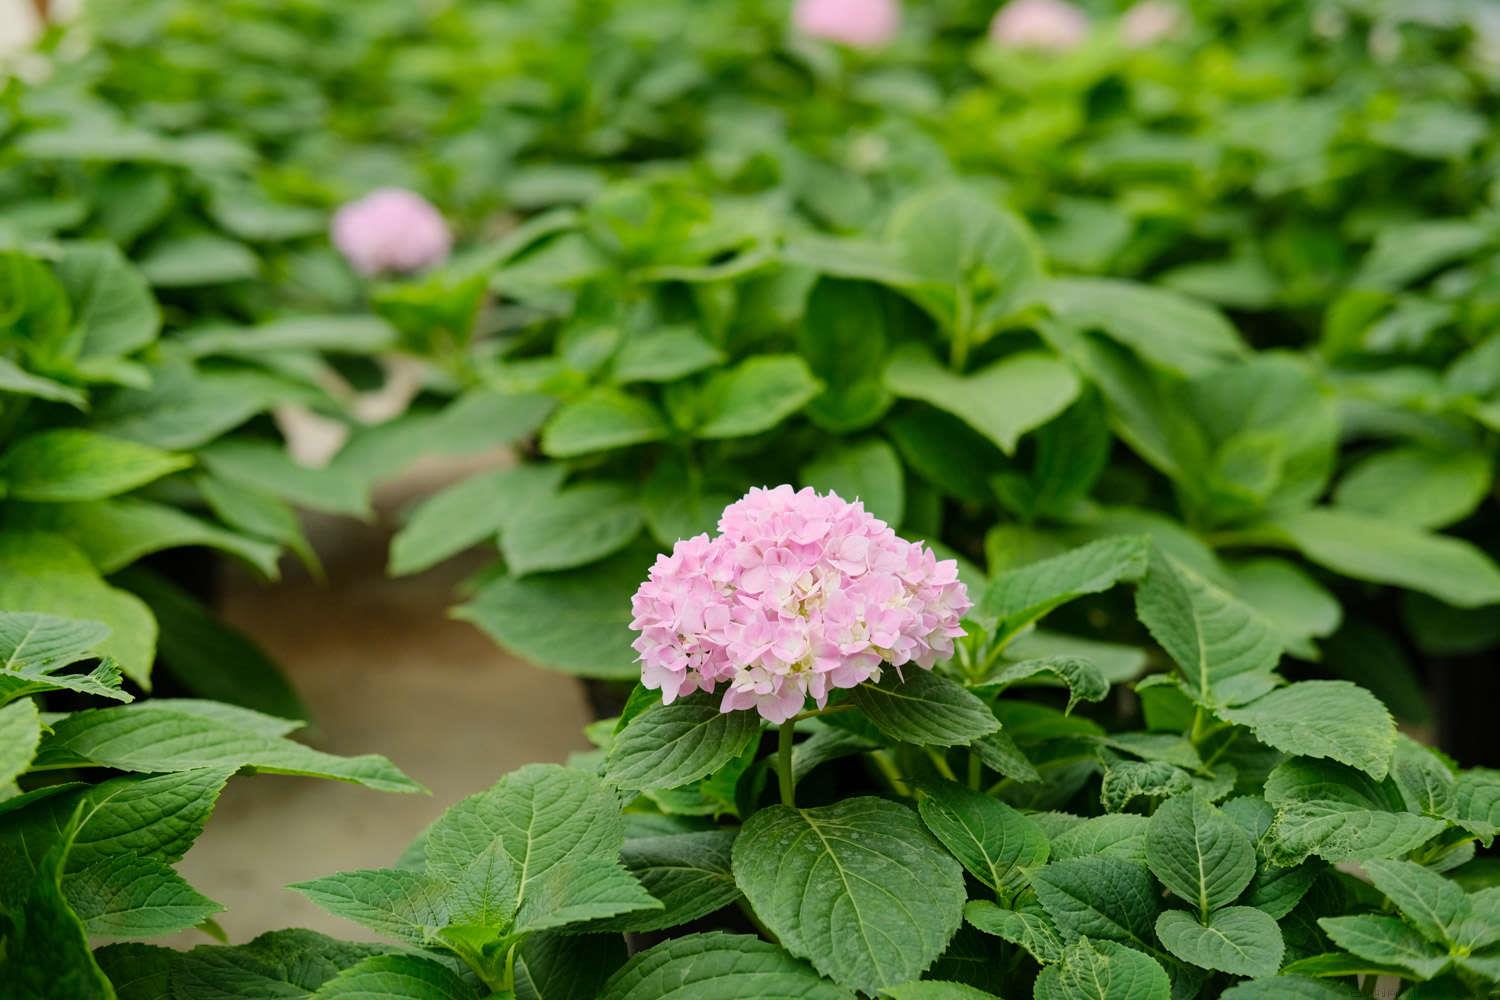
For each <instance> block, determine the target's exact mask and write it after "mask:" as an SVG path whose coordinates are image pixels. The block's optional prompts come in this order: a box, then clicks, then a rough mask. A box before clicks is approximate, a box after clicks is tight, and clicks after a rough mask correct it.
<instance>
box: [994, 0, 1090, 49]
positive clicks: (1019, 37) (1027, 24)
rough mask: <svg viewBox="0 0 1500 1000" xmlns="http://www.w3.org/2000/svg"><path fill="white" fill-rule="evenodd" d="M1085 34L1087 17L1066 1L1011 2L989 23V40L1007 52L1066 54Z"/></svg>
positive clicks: (1019, 0)
mask: <svg viewBox="0 0 1500 1000" xmlns="http://www.w3.org/2000/svg"><path fill="white" fill-rule="evenodd" d="M1088 34H1089V19H1088V15H1086V14H1085V13H1084V12H1083V11H1082V10H1080V9H1079V8H1077V7H1075V6H1073V5H1072V4H1070V3H1068V2H1067V0H1010V2H1009V3H1007V4H1006V5H1005V6H1004V7H1001V8H1000V9H999V10H997V11H996V12H995V17H994V20H992V21H990V41H992V42H994V43H995V44H996V45H1002V46H1004V47H1005V48H1009V49H1043V50H1046V51H1049V52H1065V51H1067V50H1068V49H1072V48H1077V47H1078V46H1079V45H1081V44H1082V43H1083V41H1084V40H1085V39H1086V38H1088Z"/></svg>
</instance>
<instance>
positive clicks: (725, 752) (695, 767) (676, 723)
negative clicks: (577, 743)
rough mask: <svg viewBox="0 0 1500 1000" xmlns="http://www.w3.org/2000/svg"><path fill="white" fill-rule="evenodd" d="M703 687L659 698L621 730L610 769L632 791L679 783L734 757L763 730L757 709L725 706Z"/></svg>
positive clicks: (614, 779)
mask: <svg viewBox="0 0 1500 1000" xmlns="http://www.w3.org/2000/svg"><path fill="white" fill-rule="evenodd" d="M719 700H720V699H719V697H718V696H716V695H713V694H710V693H706V692H700V693H698V694H694V695H690V696H688V697H686V698H680V699H678V700H677V701H674V702H673V703H672V704H670V705H662V704H654V705H652V706H651V707H650V708H648V709H646V710H645V711H644V712H642V713H641V714H640V715H637V716H636V717H635V718H633V719H631V720H630V722H629V724H628V725H626V726H625V728H624V729H623V730H622V731H620V732H619V733H617V734H616V735H615V739H614V742H613V743H612V744H611V745H610V748H609V759H608V762H607V764H606V765H605V773H606V775H607V776H608V778H609V780H610V781H612V782H613V783H614V784H616V785H618V786H619V787H620V788H623V789H625V790H627V791H635V790H639V789H643V788H652V789H667V788H679V787H681V786H682V785H686V784H688V783H689V782H693V781H697V780H698V779H699V778H701V777H703V776H704V775H707V774H712V773H713V772H714V771H717V770H718V769H719V768H721V767H723V766H724V765H725V764H728V763H729V762H730V761H731V760H734V759H735V758H736V757H738V756H739V755H740V754H742V753H743V752H744V751H745V747H746V746H747V745H749V743H750V741H751V740H752V739H755V738H756V737H757V736H759V735H760V717H759V716H758V715H756V714H755V713H754V712H721V711H720V710H719Z"/></svg>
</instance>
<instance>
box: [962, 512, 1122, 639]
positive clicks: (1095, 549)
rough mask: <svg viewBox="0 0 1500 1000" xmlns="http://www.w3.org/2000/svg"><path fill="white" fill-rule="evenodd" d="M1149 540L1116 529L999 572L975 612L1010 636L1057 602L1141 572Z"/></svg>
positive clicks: (1105, 586)
mask: <svg viewBox="0 0 1500 1000" xmlns="http://www.w3.org/2000/svg"><path fill="white" fill-rule="evenodd" d="M1149 552H1150V544H1149V542H1148V541H1147V539H1146V537H1145V536H1144V535H1121V536H1118V537H1115V538H1104V539H1100V540H1099V541H1097V542H1090V543H1089V544H1088V545H1084V546H1081V547H1080V548H1076V549H1073V550H1071V551H1069V552H1064V553H1063V554H1062V555H1059V556H1053V557H1052V558H1051V559H1043V560H1041V561H1040V562H1035V563H1031V564H1029V565H1026V566H1021V567H1018V568H1016V569H1011V570H1006V571H1004V572H1002V573H1000V574H998V575H997V576H996V577H995V579H994V580H993V581H992V582H991V583H990V585H989V588H988V589H987V590H985V592H984V596H983V597H982V598H980V600H979V607H978V609H977V612H976V614H978V615H979V616H982V617H983V618H985V619H992V620H994V621H996V622H999V623H1000V624H1001V626H1002V628H1001V630H1000V632H999V633H998V634H999V635H1000V636H1002V637H1004V636H1013V635H1015V634H1017V633H1018V632H1020V631H1021V630H1022V629H1024V628H1025V627H1026V626H1028V625H1030V624H1031V623H1033V622H1035V621H1036V620H1037V619H1039V618H1041V617H1042V616H1043V615H1045V614H1047V612H1049V611H1051V610H1052V609H1054V608H1056V607H1058V606H1059V605H1062V604H1066V603H1067V602H1068V601H1071V600H1074V599H1075V598H1079V597H1082V596H1084V595H1085V594H1097V593H1099V592H1101V591H1105V590H1108V589H1109V588H1111V587H1113V586H1114V585H1115V584H1117V583H1119V582H1120V581H1121V580H1138V579H1140V578H1141V577H1142V576H1144V575H1145V573H1146V566H1147V557H1148V555H1149Z"/></svg>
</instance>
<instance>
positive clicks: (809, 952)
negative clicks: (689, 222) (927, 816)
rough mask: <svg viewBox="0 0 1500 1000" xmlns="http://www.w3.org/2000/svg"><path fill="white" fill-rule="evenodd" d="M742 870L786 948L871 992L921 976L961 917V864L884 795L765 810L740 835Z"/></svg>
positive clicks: (738, 867) (737, 870) (740, 877)
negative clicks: (820, 804) (885, 798)
mask: <svg viewBox="0 0 1500 1000" xmlns="http://www.w3.org/2000/svg"><path fill="white" fill-rule="evenodd" d="M734 876H735V881H736V882H738V883H739V886H740V889H741V890H742V891H743V892H744V893H745V896H746V898H747V899H749V901H750V905H751V906H752V907H753V908H754V910H755V913H756V915H757V916H758V917H760V919H761V920H762V921H763V922H764V923H765V925H766V926H767V927H768V928H770V930H771V931H772V933H774V934H775V935H776V936H777V938H779V939H780V941H781V943H782V945H783V946H784V947H786V949H787V950H788V951H790V952H792V954H794V955H798V956H801V957H803V958H806V959H807V960H808V961H810V962H812V963H813V965H814V966H815V967H816V968H817V969H818V970H819V971H820V972H822V973H824V974H825V975H827V976H829V977H830V978H832V979H834V980H835V981H837V982H840V983H843V984H844V985H846V986H849V987H851V988H854V989H858V990H862V991H864V992H866V993H873V992H875V991H876V990H877V989H878V988H879V987H881V986H887V985H892V984H895V983H903V982H906V981H907V980H909V979H913V978H916V977H917V976H918V975H920V974H921V972H922V971H923V970H925V969H926V968H927V967H928V966H929V965H931V964H932V962H933V961H934V960H935V959H936V958H937V957H938V955H939V954H941V953H942V951H943V948H944V947H945V946H946V945H947V944H948V940H949V939H950V938H951V937H952V936H953V933H954V931H956V930H957V929H958V925H959V923H960V921H961V919H962V911H963V904H964V888H963V871H962V869H961V868H960V867H959V865H958V863H957V862H956V861H954V860H953V859H952V858H951V857H949V856H948V854H947V853H946V852H945V851H943V849H942V848H941V847H940V846H939V845H938V843H937V842H936V841H934V840H933V839H932V836H931V835H930V834H928V833H927V832H926V831H925V830H924V829H922V826H921V824H920V823H919V822H918V820H917V816H916V813H914V812H913V811H912V810H910V809H907V808H906V807H904V806H900V805H897V804H896V803H893V802H887V801H885V800H883V799H875V798H868V797H859V798H851V799H846V800H844V801H842V802H839V803H837V804H835V805H831V806H824V807H821V808H816V809H794V808H791V807H789V806H781V805H778V806H771V807H769V808H766V809H762V810H760V811H759V812H757V813H755V814H754V815H752V816H751V817H750V819H749V820H748V821H747V822H746V823H745V825H744V827H743V828H742V829H741V831H740V835H739V838H738V839H737V840H736V841H735V844H734Z"/></svg>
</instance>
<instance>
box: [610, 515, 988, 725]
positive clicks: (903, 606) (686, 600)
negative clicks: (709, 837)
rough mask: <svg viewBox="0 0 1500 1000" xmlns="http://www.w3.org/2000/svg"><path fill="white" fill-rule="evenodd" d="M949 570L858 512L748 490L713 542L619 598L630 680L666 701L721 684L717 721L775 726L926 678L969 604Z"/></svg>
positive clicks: (946, 652)
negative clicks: (732, 716) (741, 718)
mask: <svg viewBox="0 0 1500 1000" xmlns="http://www.w3.org/2000/svg"><path fill="white" fill-rule="evenodd" d="M970 606H971V605H970V601H969V598H968V593H967V591H966V590H965V589H964V585H963V584H962V583H961V582H959V579H958V566H957V564H956V563H955V562H954V561H953V560H951V559H947V560H943V561H939V560H938V559H937V557H936V556H934V555H933V554H932V551H931V550H930V549H928V548H926V547H925V546H922V545H920V544H917V543H914V542H908V541H906V540H905V539H902V538H899V537H898V536H897V535H896V533H895V532H894V531H892V530H891V528H890V527H889V526H888V525H886V524H885V522H883V521H880V520H878V519H877V518H875V517H873V516H872V515H870V514H869V513H867V512H866V511H865V509H864V505H863V504H861V503H858V502H855V503H847V502H845V501H844V500H841V499H840V498H839V497H838V496H836V495H834V494H828V495H826V496H822V495H819V494H818V493H815V492H814V491H813V490H811V489H803V490H801V491H797V490H793V489H792V488H791V487H790V486H778V487H776V488H775V489H753V490H751V491H750V492H749V493H748V494H747V495H746V496H745V497H744V498H743V499H740V500H738V501H736V502H734V503H732V504H730V505H729V506H728V507H726V508H725V509H724V513H723V515H722V516H721V517H720V519H719V534H718V535H716V536H714V537H713V538H710V537H709V536H708V535H698V536H696V537H694V538H688V539H685V540H683V541H680V542H678V543H677V544H676V545H675V546H673V548H672V552H671V554H670V555H661V556H658V557H657V559H656V564H655V565H654V566H652V567H651V573H650V576H649V578H648V579H647V580H646V582H645V583H643V584H641V586H640V589H638V590H637V591H636V593H635V597H634V598H633V599H632V601H631V611H632V614H633V616H634V617H633V620H632V621H631V623H630V627H631V628H633V629H635V630H636V631H637V632H639V633H640V635H638V636H637V637H636V639H635V642H634V646H635V651H636V652H637V653H638V654H640V661H641V683H642V684H644V685H645V686H646V687H648V688H650V689H652V690H658V691H661V693H662V701H663V702H664V703H668V704H670V703H671V702H672V701H674V700H676V699H677V698H680V697H682V696H684V695H687V694H691V693H693V692H695V691H715V690H718V688H719V685H721V684H723V685H724V693H723V696H722V699H721V701H720V705H719V708H720V710H721V711H724V712H730V711H735V710H737V709H749V708H754V709H755V710H756V711H758V712H759V713H760V714H761V715H762V716H763V717H764V718H766V719H768V720H770V721H771V722H777V723H779V722H784V721H785V720H787V719H789V718H791V717H792V716H793V715H796V714H797V713H798V712H800V711H802V709H803V707H804V706H805V705H806V703H807V700H808V699H809V698H811V699H812V700H813V702H814V703H816V704H817V705H819V706H820V707H821V706H823V705H825V704H826V703H827V700H828V696H829V694H830V693H832V692H833V691H835V690H838V689H840V688H852V687H856V686H858V685H860V684H862V683H864V682H865V681H867V680H875V679H878V678H879V677H880V670H881V666H882V665H883V664H887V663H888V664H891V665H893V666H895V667H898V668H899V667H902V666H904V665H906V664H911V663H914V664H916V665H917V666H918V667H921V668H923V669H930V668H931V667H932V666H933V664H934V663H936V662H937V661H938V660H939V659H942V658H944V657H947V656H951V655H952V654H953V640H954V639H955V638H956V637H958V636H960V635H963V634H964V633H963V629H962V628H961V627H960V626H959V621H960V620H961V619H962V618H963V616H964V613H965V612H967V611H968V610H969V608H970Z"/></svg>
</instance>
